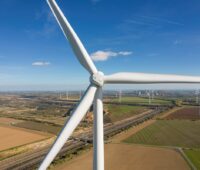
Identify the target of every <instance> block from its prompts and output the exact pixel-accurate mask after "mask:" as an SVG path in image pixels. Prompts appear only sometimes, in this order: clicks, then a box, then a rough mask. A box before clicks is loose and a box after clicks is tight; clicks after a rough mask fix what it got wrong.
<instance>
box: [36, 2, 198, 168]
mask: <svg viewBox="0 0 200 170" xmlns="http://www.w3.org/2000/svg"><path fill="white" fill-rule="evenodd" d="M47 2H48V4H49V6H50V8H51V10H52V12H53V14H54V16H55V17H56V19H57V21H58V23H59V25H60V27H61V29H62V31H63V33H64V35H65V36H66V38H67V39H68V40H69V43H70V44H71V46H72V49H73V51H74V53H75V55H76V57H77V59H78V60H79V62H80V63H81V65H82V66H83V67H84V68H85V69H86V70H87V71H88V72H89V73H90V75H91V76H90V85H89V86H88V88H87V90H86V92H85V93H84V95H83V96H82V98H81V100H80V102H79V103H78V105H77V107H76V109H74V111H73V113H72V115H71V117H70V118H69V119H68V120H67V122H66V123H65V125H64V127H63V129H62V131H61V132H60V134H59V135H58V137H57V139H56V141H55V142H54V144H53V146H52V147H51V149H50V151H49V152H48V154H47V155H46V157H45V158H44V160H43V162H42V163H41V165H40V167H39V170H45V169H47V168H48V166H49V165H50V164H51V162H52V161H53V160H54V158H55V157H56V155H57V154H58V152H59V151H60V150H61V148H62V146H63V145H64V144H65V142H66V141H67V140H68V138H69V137H70V135H71V134H72V132H73V131H74V130H75V128H76V127H77V126H78V124H79V123H80V122H81V120H82V118H83V117H84V116H85V114H86V112H87V111H88V110H89V108H90V106H91V105H92V104H93V103H94V131H93V134H94V143H93V145H94V159H93V160H94V161H93V169H94V170H104V134H103V102H102V87H103V85H104V84H152V83H200V77H192V76H178V75H161V74H145V73H115V74H112V75H104V74H103V73H102V72H100V71H99V70H97V68H96V67H95V65H94V63H93V62H92V60H91V58H90V56H89V54H88V53H87V51H86V49H85V48H84V46H83V44H82V43H81V41H80V39H79V38H78V36H77V34H76V33H75V32H74V30H73V28H72V27H71V25H70V24H69V22H68V20H67V19H66V18H65V16H64V14H63V13H62V11H61V10H60V8H59V6H58V5H57V3H56V2H55V0H47Z"/></svg>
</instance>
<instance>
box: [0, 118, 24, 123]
mask: <svg viewBox="0 0 200 170" xmlns="http://www.w3.org/2000/svg"><path fill="white" fill-rule="evenodd" d="M21 122H23V120H17V119H12V118H6V117H5V118H4V117H0V124H2V125H14V124H17V123H21Z"/></svg>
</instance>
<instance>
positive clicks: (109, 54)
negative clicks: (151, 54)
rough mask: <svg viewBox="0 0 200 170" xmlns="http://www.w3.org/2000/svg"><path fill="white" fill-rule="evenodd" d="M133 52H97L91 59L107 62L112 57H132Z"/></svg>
mask: <svg viewBox="0 0 200 170" xmlns="http://www.w3.org/2000/svg"><path fill="white" fill-rule="evenodd" d="M131 54H132V52H131V51H120V52H114V51H101V50H99V51H96V52H94V53H92V54H91V58H92V60H93V61H106V60H108V59H109V58H111V57H117V56H128V55H131Z"/></svg>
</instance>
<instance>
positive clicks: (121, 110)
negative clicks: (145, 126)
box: [105, 104, 147, 122]
mask: <svg viewBox="0 0 200 170" xmlns="http://www.w3.org/2000/svg"><path fill="white" fill-rule="evenodd" d="M105 108H106V109H107V110H108V112H109V118H110V119H111V121H112V122H115V121H118V120H122V119H125V118H128V117H131V116H134V115H137V114H140V113H141V112H144V111H145V110H147V108H146V107H143V106H127V105H111V104H108V105H105Z"/></svg>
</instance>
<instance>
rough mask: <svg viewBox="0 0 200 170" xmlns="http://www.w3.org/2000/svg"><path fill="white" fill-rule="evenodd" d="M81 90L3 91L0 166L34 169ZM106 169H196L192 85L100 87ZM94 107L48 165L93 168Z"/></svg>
mask: <svg viewBox="0 0 200 170" xmlns="http://www.w3.org/2000/svg"><path fill="white" fill-rule="evenodd" d="M81 95H82V93H81V92H78V91H70V92H63V91H61V92H2V93H1V94H0V132H1V133H0V138H1V140H0V169H1V170H6V169H36V168H37V167H38V166H39V164H40V163H41V161H42V159H43V158H44V156H45V154H46V153H47V152H48V150H49V148H50V146H51V144H52V143H53V141H54V140H55V138H56V136H57V135H58V133H59V132H60V130H61V128H62V126H63V124H64V123H65V121H66V120H67V119H68V118H69V116H70V115H71V113H72V110H73V109H74V108H75V107H76V104H77V102H78V101H79V99H80V98H81ZM103 101H104V138H105V169H116V170H121V169H124V170H132V169H136V170H142V169H150V170H160V169H165V170H168V169H172V170H189V169H200V106H199V100H198V96H197V95H195V92H194V91H164V90H159V91H156V90H155V91H145V90H143V91H133V90H129V91H128V90H124V91H123V92H121V91H120V92H119V91H105V92H104V99H103ZM92 110H93V107H91V108H90V110H88V113H87V115H86V116H85V118H84V119H83V120H82V122H81V124H80V125H79V126H78V128H77V129H76V130H75V132H74V133H73V135H72V137H70V140H68V141H67V142H66V144H65V146H64V147H63V149H62V150H61V152H60V153H59V155H58V157H57V159H56V160H55V161H54V162H53V163H52V165H51V166H50V168H49V169H53V170H65V169H72V170H78V169H92V157H93V153H92V142H93V137H92V133H93V132H92V130H93V123H92V122H93V113H92Z"/></svg>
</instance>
